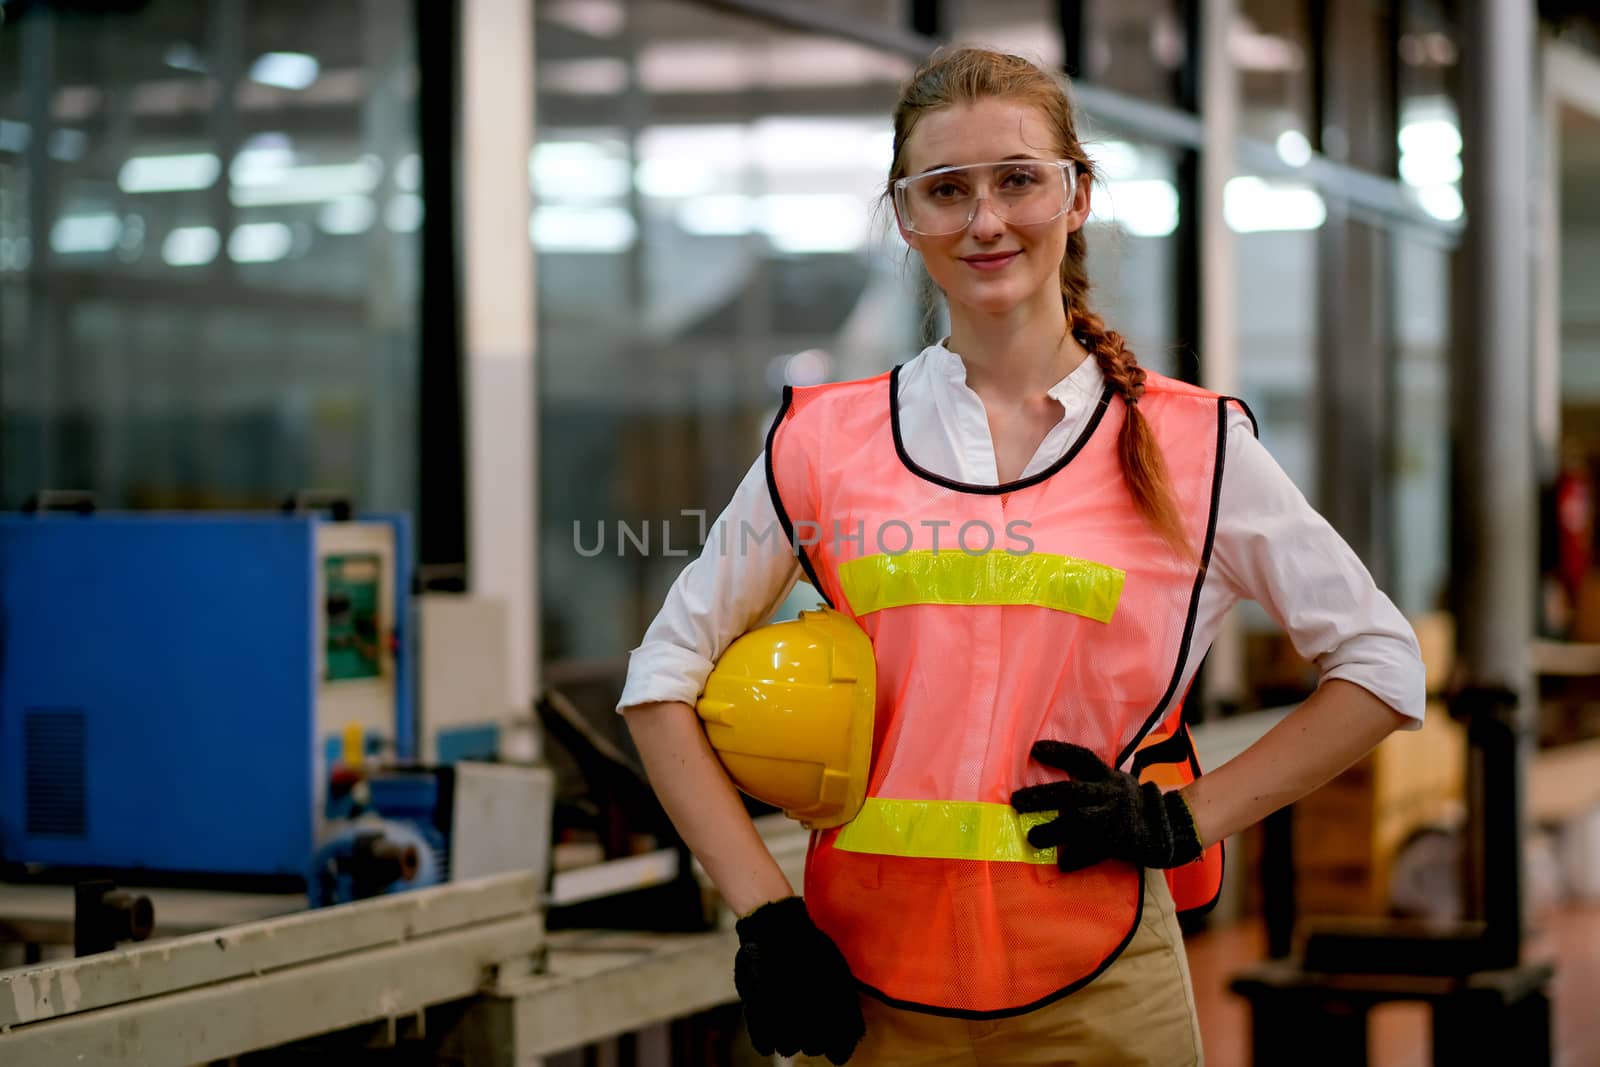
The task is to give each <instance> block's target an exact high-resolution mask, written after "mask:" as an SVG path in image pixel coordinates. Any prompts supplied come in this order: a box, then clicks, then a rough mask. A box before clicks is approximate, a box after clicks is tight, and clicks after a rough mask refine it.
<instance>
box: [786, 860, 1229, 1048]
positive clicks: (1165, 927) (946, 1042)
mask: <svg viewBox="0 0 1600 1067" xmlns="http://www.w3.org/2000/svg"><path fill="white" fill-rule="evenodd" d="M861 1010H862V1012H863V1014H864V1015H865V1016H866V1021H867V1036H866V1039H865V1040H863V1041H862V1042H861V1045H860V1047H858V1048H857V1049H856V1052H855V1055H854V1056H852V1057H851V1058H850V1067H1045V1065H1049V1067H1067V1065H1071V1067H1199V1065H1200V1064H1202V1063H1203V1062H1204V1057H1203V1056H1202V1054H1201V1051H1200V1023H1199V1020H1198V1018H1197V1017H1196V1015H1195V1007H1194V989H1193V987H1192V985H1191V984H1190V981H1189V961H1188V959H1187V957H1185V956H1184V953H1183V934H1182V932H1181V931H1180V930H1179V929H1178V918H1177V913H1176V912H1175V911H1174V909H1173V906H1172V894H1171V893H1170V892H1168V890H1167V882H1166V879H1165V878H1164V877H1163V876H1162V874H1161V872H1160V871H1147V872H1146V874H1145V894H1144V914H1143V916H1142V917H1141V919H1140V922H1139V929H1138V930H1137V931H1136V932H1135V933H1134V935H1133V940H1132V941H1131V942H1129V944H1128V948H1127V950H1126V951H1124V952H1123V954H1122V955H1121V956H1119V957H1118V958H1117V960H1116V962H1115V963H1113V964H1112V965H1111V966H1110V967H1108V968H1106V970H1105V971H1104V972H1103V973H1102V974H1101V975H1100V977H1098V978H1096V979H1095V980H1094V981H1092V982H1090V983H1089V984H1088V985H1086V986H1084V987H1083V988H1082V989H1080V990H1078V991H1077V992H1076V993H1073V994H1071V995H1069V996H1066V997H1063V998H1062V999H1060V1000H1058V1001H1056V1002H1055V1003H1054V1004H1050V1005H1046V1006H1045V1007H1043V1008H1040V1009H1039V1010H1038V1011H1033V1012H1029V1013H1028V1014H1026V1015H1017V1016H1013V1017H1011V1018H1006V1019H993V1020H984V1021H969V1020H966V1019H951V1018H947V1017H945V1016H942V1015H926V1014H923V1013H921V1012H912V1011H902V1010H901V1009H898V1008H891V1007H889V1006H888V1005H886V1004H884V1003H883V1002H882V1001H880V1000H877V999H875V998H873V997H862V998H861ZM794 1062H795V1064H796V1065H797V1067H800V1065H804V1067H828V1061H827V1060H825V1059H822V1058H813V1057H809V1056H801V1057H800V1058H798V1059H796V1060H795V1061H794Z"/></svg>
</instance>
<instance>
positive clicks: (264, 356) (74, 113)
mask: <svg viewBox="0 0 1600 1067" xmlns="http://www.w3.org/2000/svg"><path fill="white" fill-rule="evenodd" d="M229 12H233V14H231V15H230V14H229ZM230 19H232V20H234V21H229V20H230ZM230 42H231V43H230ZM414 48H415V44H414V41H413V40H412V30H411V19H410V15H409V14H408V12H407V11H406V10H405V9H404V8H401V7H395V8H392V9H391V8H390V7H388V6H385V5H370V4H369V5H326V4H319V3H310V2H304V0H299V2H286V3H274V4H270V5H267V4H253V5H236V6H233V7H229V6H227V5H199V4H190V5H183V4H176V5H174V4H165V5H149V6H147V7H144V8H142V9H141V10H139V11H138V12H136V13H132V14H100V15H88V14H79V15H74V16H72V17H67V16H65V15H60V16H52V15H51V14H50V13H48V12H47V11H45V10H44V9H43V7H42V6H41V5H35V6H33V7H30V8H29V9H28V10H27V11H25V12H24V13H23V14H22V15H21V17H19V18H16V19H14V20H13V21H12V22H10V23H8V25H7V27H6V32H5V33H4V34H0V241H3V240H5V239H6V238H7V237H9V238H10V239H11V244H10V246H9V247H8V246H6V245H4V244H0V281H3V283H4V284H0V291H3V295H0V300H3V302H4V303H3V307H0V312H3V319H4V324H3V325H0V331H3V333H0V344H3V365H4V384H5V389H4V404H5V429H4V431H3V432H4V468H3V471H0V478H3V485H0V493H3V496H4V503H5V504H7V505H15V504H16V503H17V502H18V501H20V499H21V498H22V497H24V496H25V495H27V494H28V493H30V492H33V491H35V490H37V489H39V488H44V487H48V486H60V485H68V486H73V487H78V486H86V487H89V488H92V489H94V490H95V492H96V494H97V496H98V497H99V499H100V502H101V504H102V505H103V506H111V507H116V506H178V507H207V506H241V507H253V506H262V505H271V504H275V503H277V502H278V501H279V500H281V499H282V498H283V496H284V495H285V494H286V493H288V492H289V491H291V490H293V489H294V488H296V487H300V486H317V487H319V488H330V489H334V490H341V491H345V492H348V493H350V494H351V495H352V496H353V497H354V498H355V500H356V502H357V503H358V505H360V506H370V507H379V508H388V509H410V508H412V507H413V506H414V503H415V488H414V484H413V483H414V481H415V477H414V470H415V450H416V446H415V410H414V409H415V400H414V397H413V395H412V394H413V393H414V391H415V386H416V361H417V353H416V336H415V331H416V321H415V315H416V311H415V309H416V305H417V290H418V278H417V262H416V261H417V236H416V231H417V228H418V225H419V224H420V220H421V210H422V208H421V201H420V198H419V195H418V194H419V189H418V186H417V171H418V169H419V168H418V165H417V156H416V151H417V147H416V136H415V129H414V121H413V119H412V112H413V109H414V99H413V88H412V87H413V84H414V80H415V79H414V71H413V69H412V59H411V57H412V54H413V52H414ZM41 101H49V103H50V106H49V107H48V109H46V108H44V107H42V105H41ZM36 132H37V133H39V135H40V136H42V137H43V139H44V140H43V141H42V142H38V143H42V144H44V145H45V146H46V149H47V150H45V151H40V150H39V147H38V143H36V144H35V147H34V148H33V149H32V150H31V151H30V149H29V147H28V144H29V142H30V141H33V138H34V135H35V133H36ZM19 241H24V242H26V245H25V247H26V248H27V254H26V255H21V254H19V244H18V242H19ZM7 251H9V252H10V254H9V255H6V254H5V253H6V252H7Z"/></svg>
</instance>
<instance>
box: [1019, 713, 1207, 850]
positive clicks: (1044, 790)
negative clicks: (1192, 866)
mask: <svg viewBox="0 0 1600 1067" xmlns="http://www.w3.org/2000/svg"><path fill="white" fill-rule="evenodd" d="M1032 755H1033V758H1034V759H1036V760H1038V761H1039V762H1040V763H1043V764H1044V765H1045V766H1047V767H1054V768H1056V769H1057V770H1062V771H1066V772H1067V773H1068V774H1070V775H1071V776H1072V780H1071V781H1066V782H1049V783H1047V784H1045V785H1030V786H1028V787H1026V788H1024V789H1019V790H1017V791H1016V792H1015V793H1012V794H1011V806H1012V807H1014V808H1016V809H1017V810H1018V811H1022V812H1030V811H1055V812H1059V813H1060V814H1058V815H1057V816H1056V817H1055V818H1054V819H1051V820H1050V821H1049V822H1044V823H1040V824H1039V825H1038V826H1035V827H1034V828H1033V829H1031V830H1029V831H1028V843H1029V844H1030V845H1032V846H1033V847H1034V848H1049V847H1051V846H1052V845H1053V846H1055V848H1056V866H1057V867H1059V868H1061V869H1062V870H1063V871H1077V870H1082V869H1083V868H1085V867H1092V866H1094V865H1095V864H1096V863H1100V862H1102V861H1104V860H1113V859H1114V860H1124V861H1126V862H1128V863H1132V864H1136V865H1137V866H1140V867H1162V868H1165V867H1181V866H1183V865H1184V864H1185V863H1188V862H1189V861H1191V860H1195V859H1198V858H1199V857H1200V853H1201V852H1202V851H1203V850H1202V849H1201V847H1200V834H1199V831H1198V830H1197V829H1195V825H1194V814H1193V813H1192V812H1191V811H1190V810H1189V805H1188V803H1186V802H1185V801H1184V799H1183V796H1182V795H1181V794H1180V793H1178V791H1177V790H1172V791H1170V792H1163V791H1162V789H1161V787H1160V786H1158V785H1156V784H1155V783H1154V782H1145V783H1143V784H1141V783H1140V782H1139V779H1137V778H1135V777H1134V776H1133V775H1131V774H1129V773H1128V772H1126V771H1119V770H1115V769H1113V768H1111V767H1109V766H1107V765H1106V763H1105V761H1104V760H1102V759H1101V758H1100V757H1099V756H1097V755H1095V754H1094V753H1093V752H1091V751H1090V750H1089V749H1087V748H1084V747H1083V746H1082V745H1073V744H1068V743H1067V742H1065V741H1036V742H1034V745H1033V750H1032Z"/></svg>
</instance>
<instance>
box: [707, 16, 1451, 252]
mask: <svg viewBox="0 0 1600 1067" xmlns="http://www.w3.org/2000/svg"><path fill="white" fill-rule="evenodd" d="M697 2H698V3H700V4H701V5H702V6H704V7H710V8H716V9H717V10H719V11H726V12H728V13H730V14H736V15H746V16H749V17H751V18H755V19H760V20H761V21H763V22H767V23H771V24H774V25H778V26H785V27H788V28H789V29H794V30H800V31H803V32H806V33H818V34H825V35H828V36H833V37H839V38H842V39H845V40H849V41H854V42H856V43H858V44H863V45H867V46H868V47H871V48H878V49H881V50H883V51H885V52H889V53H891V54H894V55H900V56H905V57H907V58H909V59H912V60H917V61H921V60H923V59H926V58H927V57H928V55H929V54H930V53H931V52H933V51H934V50H935V49H937V48H939V47H941V46H943V45H946V44H948V42H946V41H942V40H938V39H936V38H933V37H926V36H923V35H922V34H918V33H912V32H909V31H904V30H896V29H891V28H889V27H885V26H875V25H872V24H870V23H863V22H861V21H859V20H858V19H854V18H851V17H850V16H849V15H845V14H841V13H839V12H837V11H833V10H829V9H827V8H820V7H816V6H813V5H809V4H805V5H802V4H796V3H785V2H783V0H697ZM1072 94H1073V97H1074V98H1075V100H1076V102H1077V103H1078V104H1079V105H1080V106H1081V107H1082V108H1083V109H1084V110H1085V111H1086V112H1087V113H1088V115H1089V117H1090V118H1091V119H1093V120H1094V122H1096V123H1097V124H1100V125H1103V126H1106V127H1109V128H1111V129H1114V130H1117V131H1119V132H1121V133H1123V134H1126V135H1128V136H1131V137H1137V138H1140V139H1143V140H1148V141H1155V142H1158V143H1160V144H1163V145H1167V146H1170V147H1175V148H1189V149H1195V150H1206V149H1210V148H1214V147H1215V145H1214V144H1213V143H1212V142H1211V141H1210V140H1209V139H1208V137H1207V129H1206V125H1205V123H1204V121H1203V120H1202V118H1201V117H1200V116H1198V115H1193V114H1189V113H1187V112H1184V111H1180V110H1178V109H1176V108H1170V107H1163V106H1161V105H1159V104H1153V103H1150V102H1148V101H1144V100H1140V99H1138V98H1137V97H1131V96H1125V95H1123V94H1122V93H1116V92H1111V91H1109V90H1106V89H1102V88H1100V87H1098V86H1096V85H1093V84H1092V83H1089V82H1085V81H1075V82H1073V85H1072ZM1237 152H1238V161H1239V166H1240V171H1239V172H1240V173H1248V174H1259V175H1261V176H1262V177H1269V178H1290V179H1294V180H1297V181H1306V182H1310V183H1311V184H1313V185H1315V186H1317V187H1318V188H1319V189H1321V190H1323V191H1324V192H1329V193H1332V194H1333V195H1336V196H1338V197H1339V199H1341V200H1342V201H1345V202H1346V203H1347V204H1348V205H1349V207H1350V210H1351V211H1352V213H1354V214H1356V215H1357V216H1358V217H1363V218H1367V219H1370V220H1371V221H1374V222H1377V223H1380V224H1391V225H1392V224H1399V225H1403V226H1406V227H1409V228H1414V229H1416V230H1418V231H1420V233H1421V234H1422V235H1425V236H1428V237H1431V238H1432V239H1434V240H1437V241H1439V242H1440V243H1442V244H1443V245H1445V246H1446V247H1454V246H1455V244H1456V242H1457V241H1458V240H1459V237H1460V233H1461V228H1462V227H1461V224H1460V223H1445V222H1440V221H1439V220H1438V219H1435V218H1434V217H1433V216H1431V215H1429V214H1427V213H1426V212H1424V211H1423V210H1422V209H1421V208H1420V207H1419V206H1417V205H1416V204H1415V203H1413V202H1412V201H1411V199H1410V198H1409V197H1407V195H1406V193H1405V187H1404V186H1403V185H1402V184H1401V183H1400V182H1399V181H1397V180H1395V179H1393V178H1385V177H1383V176H1381V175H1377V174H1373V173H1370V172H1368V171H1364V170H1361V169H1359V168H1357V167H1352V166H1349V165H1347V164H1343V163H1338V162H1336V161H1334V160H1331V159H1329V158H1327V157H1326V156H1323V155H1321V154H1317V155H1314V156H1313V157H1312V159H1311V161H1310V162H1309V163H1307V164H1306V165H1305V166H1303V167H1294V166H1291V165H1289V164H1288V163H1285V162H1284V161H1283V159H1282V158H1281V157H1280V156H1279V155H1278V151H1277V149H1276V148H1275V147H1273V146H1272V145H1270V144H1268V143H1266V142H1265V141H1257V140H1254V139H1252V138H1247V137H1239V138H1237Z"/></svg>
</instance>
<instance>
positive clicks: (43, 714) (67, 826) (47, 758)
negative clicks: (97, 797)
mask: <svg viewBox="0 0 1600 1067" xmlns="http://www.w3.org/2000/svg"><path fill="white" fill-rule="evenodd" d="M23 750H24V759H23V762H24V766H25V767H26V772H25V776H24V777H25V781H26V788H25V802H26V804H27V819H28V833H29V834H33V835H49V836H52V837H83V836H85V834H86V833H87V831H88V820H87V818H86V814H87V811H88V798H87V796H86V791H85V777H86V776H85V773H84V757H85V755H86V753H87V751H88V721H87V719H86V718H85V717H84V714H83V712H81V711H70V710H59V709H54V708H52V709H50V710H43V709H34V708H30V709H29V710H28V711H27V713H26V715H25V717H24V719H23Z"/></svg>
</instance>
